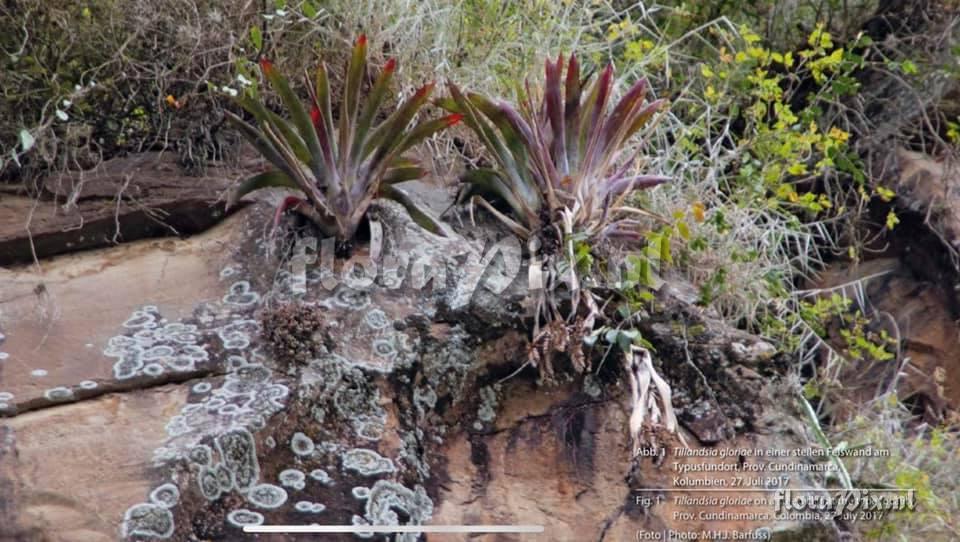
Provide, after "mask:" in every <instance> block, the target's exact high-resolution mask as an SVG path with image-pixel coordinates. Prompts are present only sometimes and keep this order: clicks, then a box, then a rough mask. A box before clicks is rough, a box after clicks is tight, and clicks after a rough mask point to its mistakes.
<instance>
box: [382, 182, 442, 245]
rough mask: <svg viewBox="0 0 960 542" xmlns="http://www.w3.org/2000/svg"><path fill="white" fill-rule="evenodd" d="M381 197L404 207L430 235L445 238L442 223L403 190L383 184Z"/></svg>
mask: <svg viewBox="0 0 960 542" xmlns="http://www.w3.org/2000/svg"><path fill="white" fill-rule="evenodd" d="M380 196H381V197H384V198H387V199H391V200H393V201H395V202H397V203H399V204H400V205H403V206H404V207H405V208H406V209H407V212H408V213H410V218H412V219H413V221H414V222H416V223H417V224H418V225H419V226H420V227H421V228H423V229H425V230H427V231H429V232H430V233H433V234H436V235H441V236H444V237H445V235H444V233H443V226H441V225H440V222H438V221H437V220H436V219H435V218H433V217H432V216H430V214H429V213H427V212H426V211H424V210H423V209H421V208H420V206H419V205H417V204H416V202H414V201H413V200H412V199H411V198H410V196H408V195H407V194H406V193H405V192H404V191H403V190H400V189H399V188H397V187H395V186H393V185H392V184H383V185H381V186H380Z"/></svg>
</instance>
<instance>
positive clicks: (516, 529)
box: [243, 525, 543, 534]
mask: <svg viewBox="0 0 960 542" xmlns="http://www.w3.org/2000/svg"><path fill="white" fill-rule="evenodd" d="M243 532H245V533H354V534H357V533H542V532H543V525H245V526H244V527H243Z"/></svg>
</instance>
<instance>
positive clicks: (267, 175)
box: [227, 170, 300, 207]
mask: <svg viewBox="0 0 960 542" xmlns="http://www.w3.org/2000/svg"><path fill="white" fill-rule="evenodd" d="M261 188H291V189H294V190H300V187H299V186H297V183H296V182H294V180H293V179H291V178H290V176H289V175H287V174H286V173H283V172H282V171H277V170H271V171H266V172H264V173H261V174H259V175H254V176H253V177H250V178H248V179H247V180H245V181H243V182H242V183H240V186H238V187H237V188H236V190H234V191H233V192H232V193H231V194H230V199H229V200H227V206H228V207H232V206H234V205H236V203H237V202H238V201H240V198H242V197H243V196H245V195H247V194H249V193H250V192H253V191H255V190H260V189H261Z"/></svg>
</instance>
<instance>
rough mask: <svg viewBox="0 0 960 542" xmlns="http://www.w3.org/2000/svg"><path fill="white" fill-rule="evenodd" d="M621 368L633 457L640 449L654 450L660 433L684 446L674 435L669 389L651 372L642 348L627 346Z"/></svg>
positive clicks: (650, 366) (647, 357) (664, 381)
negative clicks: (625, 378)
mask: <svg viewBox="0 0 960 542" xmlns="http://www.w3.org/2000/svg"><path fill="white" fill-rule="evenodd" d="M623 364H624V368H625V369H626V371H627V376H628V378H629V379H630V399H631V404H632V409H633V412H632V413H631V414H630V437H631V438H632V440H633V449H634V453H636V451H637V450H639V449H640V448H642V447H644V446H647V447H654V448H658V447H659V446H658V442H659V440H660V439H659V438H658V435H659V433H660V432H661V431H666V432H667V433H668V434H670V435H676V437H677V438H678V439H679V441H680V443H681V444H683V446H687V443H686V441H685V440H684V439H683V435H681V434H680V433H679V431H678V425H677V415H676V413H675V412H674V411H673V404H672V403H671V395H672V392H671V390H670V386H669V385H668V384H667V382H666V380H664V379H663V378H662V377H661V376H660V375H659V374H657V371H656V370H655V369H654V368H653V359H652V358H651V357H650V352H649V351H648V350H647V349H646V348H641V347H639V346H631V348H630V351H629V352H627V353H625V354H624V356H623ZM651 384H653V386H651Z"/></svg>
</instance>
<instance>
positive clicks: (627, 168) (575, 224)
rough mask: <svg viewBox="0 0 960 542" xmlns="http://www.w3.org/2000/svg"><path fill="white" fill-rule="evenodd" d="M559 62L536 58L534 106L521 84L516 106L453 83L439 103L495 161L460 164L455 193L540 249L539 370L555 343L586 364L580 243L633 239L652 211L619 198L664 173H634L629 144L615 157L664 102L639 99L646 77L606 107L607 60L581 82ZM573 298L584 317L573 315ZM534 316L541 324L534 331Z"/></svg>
mask: <svg viewBox="0 0 960 542" xmlns="http://www.w3.org/2000/svg"><path fill="white" fill-rule="evenodd" d="M563 67H564V61H563V55H560V57H559V58H558V59H557V60H556V62H551V61H550V60H548V61H547V62H546V78H545V81H544V84H543V89H542V91H541V92H540V94H541V97H540V98H541V99H540V101H539V103H534V96H533V93H532V92H531V90H530V85H529V84H527V85H526V88H525V93H520V94H521V95H520V96H519V97H518V100H517V101H518V103H517V104H516V105H512V104H509V103H506V102H503V101H494V100H492V99H490V98H487V97H485V96H483V95H480V94H475V93H464V92H463V91H461V90H460V89H459V88H457V86H456V85H454V84H450V94H451V96H450V98H448V99H444V100H441V101H440V105H442V106H443V107H445V108H446V109H448V110H449V111H451V112H454V113H457V114H461V115H463V121H464V122H465V123H466V125H467V126H468V127H470V128H471V129H472V130H473V132H475V133H476V135H477V137H478V138H479V139H480V140H481V141H482V142H483V144H484V145H485V147H486V148H487V150H488V151H489V153H490V154H491V155H492V157H493V160H494V162H495V167H492V168H486V169H474V170H472V171H468V172H467V173H466V174H465V176H464V178H463V181H464V182H465V184H466V186H467V189H466V190H465V191H463V192H462V194H464V195H465V196H472V198H471V201H472V202H474V203H476V204H478V205H480V206H481V207H484V208H485V209H487V210H488V211H489V212H490V213H492V214H493V215H495V216H496V217H497V218H498V219H499V220H501V221H502V222H503V223H504V224H506V225H507V227H509V228H510V229H511V230H512V231H513V232H514V233H515V234H517V235H518V236H520V237H521V238H522V239H526V240H527V241H528V243H529V244H530V246H531V253H536V252H537V248H538V247H537V246H536V243H535V241H539V247H540V248H542V249H543V250H542V253H543V254H544V255H545V258H546V261H544V262H543V265H539V263H540V262H538V261H537V260H534V261H533V262H531V265H530V283H531V288H532V289H533V290H535V291H537V292H539V294H538V298H537V300H536V304H537V310H536V321H535V329H534V348H533V350H532V352H531V360H532V362H533V363H534V364H537V365H541V366H542V369H544V370H545V371H546V372H547V373H548V374H549V371H550V368H549V366H550V357H551V356H552V353H553V352H554V351H557V349H558V345H562V346H560V348H563V350H561V351H565V352H567V353H569V354H570V355H571V358H572V359H573V360H574V364H575V365H576V366H577V368H578V369H581V370H582V369H584V368H585V364H586V363H587V361H586V360H585V359H584V356H583V353H582V352H581V351H580V350H579V344H580V343H581V342H582V340H581V339H583V338H584V337H586V336H587V335H589V334H590V332H591V331H592V328H593V324H594V321H595V320H596V318H597V317H598V316H599V309H598V308H597V304H596V300H595V299H594V298H593V297H592V294H591V293H590V292H589V291H588V290H584V289H581V287H580V281H579V279H578V278H577V267H578V263H579V262H580V261H582V260H583V259H584V258H582V256H583V254H582V252H583V251H582V248H583V247H586V248H587V250H588V251H589V249H590V247H591V246H595V245H596V244H597V243H598V242H602V241H605V240H610V239H616V238H620V239H623V238H627V239H634V240H639V239H640V238H641V237H642V236H643V231H642V223H641V221H640V220H639V219H640V218H642V217H644V216H652V214H651V213H648V212H646V211H644V210H642V209H640V208H637V207H634V206H631V205H629V201H630V197H631V195H633V194H634V193H635V192H637V191H638V190H644V189H647V188H651V187H654V186H657V185H659V184H660V183H663V182H665V181H666V180H667V178H666V177H661V176H657V175H640V174H637V173H635V171H634V169H635V162H636V160H637V157H638V154H637V153H638V152H639V151H637V153H634V154H633V155H632V156H630V157H628V158H627V159H626V160H621V158H622V156H621V154H622V153H623V151H624V149H625V146H626V143H627V141H628V140H629V139H630V138H631V136H633V135H634V134H636V133H637V132H638V131H639V130H640V129H641V128H643V127H644V126H646V125H647V123H648V122H649V121H650V120H651V119H652V118H653V116H654V115H655V114H656V113H657V112H658V111H660V110H661V109H663V108H664V105H665V102H664V101H663V100H655V101H653V102H646V101H645V100H644V97H645V96H646V93H647V81H646V80H645V79H644V80H641V81H638V82H637V83H636V84H634V85H633V86H632V87H630V89H629V90H627V92H626V93H625V94H624V95H623V97H622V98H621V99H620V100H619V102H617V103H616V105H615V106H613V107H612V109H610V110H608V102H610V101H612V98H611V94H612V89H613V68H612V67H611V66H607V67H606V68H605V69H604V70H603V71H602V72H601V73H600V76H599V77H598V78H597V79H596V80H595V81H594V82H593V83H592V84H590V85H589V86H588V85H587V84H586V83H587V82H586V81H584V80H581V76H580V66H579V64H578V63H577V58H576V56H573V55H571V57H570V60H569V63H568V64H567V66H566V77H564V74H563V73H562V72H563ZM587 79H589V77H588V78H587ZM494 198H496V199H499V200H501V201H503V202H505V203H506V205H507V206H508V207H509V211H508V212H506V213H504V212H501V211H499V210H498V209H497V208H496V207H494V205H493V204H492V200H493V199H494ZM558 242H559V243H558ZM578 245H579V246H578ZM558 249H559V250H558ZM588 259H589V258H588ZM564 283H565V284H566V285H567V286H568V288H569V290H570V300H571V302H572V309H571V310H569V311H568V313H567V317H566V320H567V324H563V323H562V322H561V320H560V318H559V316H560V314H561V311H560V309H559V303H558V302H557V299H556V297H557V296H555V295H553V293H554V292H555V291H556V287H557V286H559V285H560V284H564ZM581 302H582V303H584V304H585V306H586V307H587V315H586V316H579V315H578V307H579V306H580V303H581ZM541 316H543V317H544V319H545V321H546V322H547V326H546V327H545V328H544V329H543V330H542V331H541V329H540V317H541ZM571 320H576V322H573V323H572V324H571V323H570V322H571ZM570 339H572V340H570ZM571 348H572V349H573V351H570V349H571ZM541 372H542V373H543V372H544V371H543V370H542V371H541Z"/></svg>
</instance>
